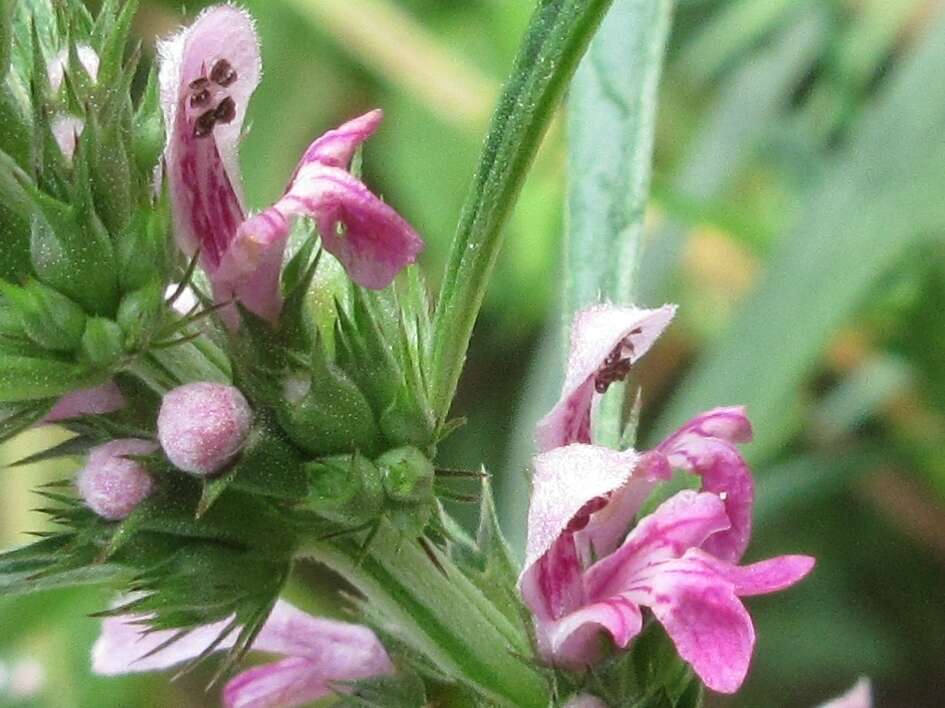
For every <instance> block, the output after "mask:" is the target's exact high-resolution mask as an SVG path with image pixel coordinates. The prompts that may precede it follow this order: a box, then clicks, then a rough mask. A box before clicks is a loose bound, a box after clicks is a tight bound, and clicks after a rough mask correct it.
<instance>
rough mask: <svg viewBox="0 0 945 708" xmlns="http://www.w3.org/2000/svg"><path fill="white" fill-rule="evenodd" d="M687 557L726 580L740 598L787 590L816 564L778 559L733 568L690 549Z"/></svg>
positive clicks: (796, 558) (792, 558)
mask: <svg viewBox="0 0 945 708" xmlns="http://www.w3.org/2000/svg"><path fill="white" fill-rule="evenodd" d="M687 557H688V558H690V559H692V560H693V561H697V562H700V563H702V564H704V565H706V566H707V567H709V568H711V569H712V570H713V571H714V572H715V573H717V574H718V575H720V576H722V577H723V578H725V579H726V580H728V581H729V582H730V583H732V585H733V587H734V588H735V593H736V594H737V595H739V596H741V597H745V596H749V595H764V594H766V593H770V592H777V591H779V590H784V589H786V588H789V587H791V586H792V585H794V584H795V583H798V582H800V581H801V580H803V579H804V578H805V577H806V576H807V575H808V574H809V573H810V572H811V571H812V570H813V569H814V564H815V561H814V559H813V558H811V557H810V556H778V557H776V558H769V559H767V560H763V561H759V562H758V563H752V564H751V565H734V564H732V563H727V562H725V561H723V560H719V559H718V558H716V557H715V556H713V555H711V554H709V553H706V552H705V551H703V550H701V549H698V548H693V549H690V550H689V551H688V552H687Z"/></svg>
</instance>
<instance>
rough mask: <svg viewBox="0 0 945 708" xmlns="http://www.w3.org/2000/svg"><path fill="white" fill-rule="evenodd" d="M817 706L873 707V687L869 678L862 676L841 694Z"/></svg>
mask: <svg viewBox="0 0 945 708" xmlns="http://www.w3.org/2000/svg"><path fill="white" fill-rule="evenodd" d="M818 708H873V687H872V685H871V684H870V680H869V679H868V678H866V677H865V676H864V677H862V678H861V679H860V680H859V681H857V682H856V683H855V684H853V688H851V689H850V690H849V691H847V692H846V693H844V694H843V695H842V696H838V697H837V698H834V699H833V700H832V701H827V702H826V703H823V704H821V705H820V706H818Z"/></svg>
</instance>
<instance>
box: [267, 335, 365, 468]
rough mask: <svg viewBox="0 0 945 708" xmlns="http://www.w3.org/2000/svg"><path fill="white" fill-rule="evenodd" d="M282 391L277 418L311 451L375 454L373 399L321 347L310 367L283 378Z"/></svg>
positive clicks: (297, 441)
mask: <svg viewBox="0 0 945 708" xmlns="http://www.w3.org/2000/svg"><path fill="white" fill-rule="evenodd" d="M283 396H284V398H283V401H282V404H281V405H280V407H279V410H278V419H279V423H280V425H281V426H282V427H283V429H284V430H285V431H286V434H288V436H289V437H290V438H291V439H292V440H293V441H294V442H295V443H296V444H297V445H299V446H301V447H302V448H304V449H305V450H307V451H308V452H310V453H312V454H314V455H331V454H337V453H343V452H354V451H355V450H357V451H360V452H364V453H366V454H371V453H373V452H375V451H376V450H377V447H378V443H379V435H378V430H377V425H376V424H375V422H374V414H373V412H372V411H371V406H370V404H368V402H367V399H365V398H364V394H362V393H361V390H360V389H359V388H358V387H357V386H356V385H355V383H354V382H353V381H352V380H351V379H350V378H348V376H347V375H346V374H345V373H344V372H343V371H341V369H339V368H338V367H336V366H335V365H334V364H332V363H331V362H329V361H328V360H327V359H326V358H325V355H324V353H323V352H322V351H321V350H320V349H317V348H316V350H315V351H314V352H313V354H312V369H311V372H305V373H304V374H297V375H294V376H290V377H289V378H287V379H286V380H285V382H284V384H283Z"/></svg>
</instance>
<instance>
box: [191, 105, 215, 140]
mask: <svg viewBox="0 0 945 708" xmlns="http://www.w3.org/2000/svg"><path fill="white" fill-rule="evenodd" d="M216 122H217V118H216V111H214V110H213V109H212V108H211V109H210V110H209V111H204V112H203V113H201V114H200V115H199V116H198V117H197V120H195V121H194V137H195V138H205V137H207V136H208V135H210V133H211V132H213V126H214V125H215V124H216Z"/></svg>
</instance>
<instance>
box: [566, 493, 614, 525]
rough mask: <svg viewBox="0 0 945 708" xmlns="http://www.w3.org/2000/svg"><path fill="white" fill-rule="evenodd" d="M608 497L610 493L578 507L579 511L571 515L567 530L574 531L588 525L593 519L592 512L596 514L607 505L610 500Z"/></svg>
mask: <svg viewBox="0 0 945 708" xmlns="http://www.w3.org/2000/svg"><path fill="white" fill-rule="evenodd" d="M608 497H609V495H608V496H603V497H594V498H593V499H590V500H588V501H587V502H585V503H584V506H582V507H581V508H580V509H578V510H577V513H575V514H574V516H572V517H571V521H569V522H568V525H567V527H566V528H565V531H570V532H571V533H574V532H576V531H580V530H581V529H583V528H584V527H585V526H587V524H588V522H590V520H591V514H594V513H596V512H598V511H600V510H601V509H603V508H604V507H605V506H607V502H608V501H609V499H608Z"/></svg>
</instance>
